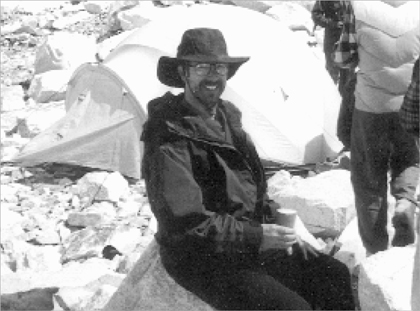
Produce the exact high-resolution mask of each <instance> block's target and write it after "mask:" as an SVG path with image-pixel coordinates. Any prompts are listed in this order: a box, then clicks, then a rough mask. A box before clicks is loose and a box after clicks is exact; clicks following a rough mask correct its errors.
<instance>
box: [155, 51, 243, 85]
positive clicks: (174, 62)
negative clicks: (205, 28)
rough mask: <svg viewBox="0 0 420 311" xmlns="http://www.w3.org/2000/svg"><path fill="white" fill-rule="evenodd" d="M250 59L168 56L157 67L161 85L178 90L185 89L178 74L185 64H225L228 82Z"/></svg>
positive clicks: (162, 58) (163, 57) (161, 59)
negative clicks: (227, 68)
mask: <svg viewBox="0 0 420 311" xmlns="http://www.w3.org/2000/svg"><path fill="white" fill-rule="evenodd" d="M248 60H249V57H229V56H222V57H217V58H209V57H200V56H194V57H183V58H172V57H167V56H162V57H161V58H160V59H159V62H158V67H157V76H158V79H159V81H160V82H161V83H163V84H165V85H167V86H170V87H176V88H183V87H184V81H182V79H181V77H180V76H179V74H178V66H179V65H181V64H183V63H185V62H205V63H223V64H227V65H228V67H229V71H228V76H227V80H229V79H230V78H232V77H233V76H234V75H235V73H236V71H237V70H238V69H239V67H240V66H241V65H242V64H244V63H245V62H247V61H248Z"/></svg>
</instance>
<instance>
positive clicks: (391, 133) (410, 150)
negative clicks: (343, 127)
mask: <svg viewBox="0 0 420 311" xmlns="http://www.w3.org/2000/svg"><path fill="white" fill-rule="evenodd" d="M389 171H390V173H391V181H390V187H391V189H390V190H391V195H393V196H394V197H395V198H396V199H397V200H399V199H403V198H405V199H408V200H410V201H414V194H415V191H416V187H417V184H418V182H419V174H420V171H419V151H418V149H417V147H416V143H415V138H414V137H413V136H411V135H410V134H408V133H406V132H405V131H404V130H403V128H402V127H401V125H400V123H399V119H398V113H386V114H374V113H369V112H364V111H360V110H358V109H355V110H354V113H353V123H352V132H351V179H352V184H353V189H354V194H355V199H356V202H355V203H356V210H357V215H358V224H359V232H360V236H361V238H362V241H363V244H364V246H365V247H366V249H367V250H368V251H369V252H370V253H376V252H378V251H383V250H385V249H387V247H388V239H389V238H388V233H387V230H386V226H387V221H388V220H387V209H388V202H387V192H388V172H389Z"/></svg>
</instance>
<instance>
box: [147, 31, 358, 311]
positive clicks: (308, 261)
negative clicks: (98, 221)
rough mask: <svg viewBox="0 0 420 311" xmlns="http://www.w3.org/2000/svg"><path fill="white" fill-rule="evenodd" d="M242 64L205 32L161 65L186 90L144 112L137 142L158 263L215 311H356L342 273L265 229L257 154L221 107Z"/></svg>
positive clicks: (237, 116) (282, 233) (287, 236)
mask: <svg viewBox="0 0 420 311" xmlns="http://www.w3.org/2000/svg"><path fill="white" fill-rule="evenodd" d="M247 60H248V58H247V57H230V56H229V55H228V54H227V47H226V42H225V40H224V37H223V34H222V33H221V32H220V31H219V30H217V29H208V28H197V29H190V30H187V31H186V32H185V33H184V35H183V37H182V40H181V43H180V45H179V46H178V53H177V56H176V58H171V57H161V58H160V60H159V64H158V69H157V74H158V78H159V80H160V81H161V82H162V83H163V84H165V85H167V86H170V87H176V88H183V89H184V92H183V93H181V94H179V95H176V96H175V95H172V94H171V93H167V94H165V95H164V96H162V97H159V98H156V99H154V100H152V101H151V102H150V103H149V105H148V112H149V113H148V121H147V122H146V123H145V125H144V131H143V136H142V140H143V142H144V148H145V151H144V157H143V163H142V174H143V177H144V178H145V182H146V189H147V194H148V196H149V199H150V204H151V207H152V210H153V212H154V214H155V215H156V218H157V220H158V224H159V226H158V232H157V233H156V240H157V242H158V243H159V245H160V255H161V258H162V263H163V265H164V267H165V269H166V270H167V271H168V273H169V274H170V275H171V276H172V277H173V278H174V280H175V281H176V282H177V283H178V284H180V285H181V286H183V287H184V288H186V289H187V290H189V291H191V292H193V293H195V294H196V295H197V296H198V297H200V298H201V299H202V300H204V301H205V302H207V303H208V304H210V305H211V306H213V307H214V308H217V309H222V310H286V309H287V310H290V309H293V310H309V309H311V308H316V307H317V308H321V309H324V310H327V309H330V310H332V309H333V310H340V309H341V310H343V309H345V310H348V309H353V310H354V301H353V296H352V290H351V286H350V275H349V271H348V269H347V267H346V266H345V265H343V264H342V263H341V262H339V261H337V260H336V259H334V258H332V257H329V256H327V255H325V254H320V253H317V252H316V251H315V250H314V249H313V248H311V247H310V246H308V244H306V243H304V242H302V241H301V239H300V238H299V236H297V235H296V232H295V231H294V229H291V228H287V227H283V226H279V225H276V224H273V223H272V222H270V220H273V211H274V210H276V209H278V208H279V206H278V205H277V204H276V203H274V202H273V201H270V200H269V199H268V197H267V193H266V187H267V185H266V181H265V178H264V172H263V168H262V165H261V161H260V159H259V157H258V155H257V152H256V149H255V146H254V144H253V143H252V141H251V139H250V137H249V136H248V135H247V133H246V132H244V130H243V129H242V124H241V112H240V111H239V110H238V108H236V107H235V106H234V105H233V104H232V103H230V102H228V101H225V100H222V99H221V98H220V97H221V94H222V93H223V91H224V89H225V86H226V81H227V80H228V79H230V78H231V77H232V76H234V75H235V73H236V72H237V70H238V69H239V67H240V66H241V65H242V64H244V63H245V62H246V61H247ZM254 78H255V79H256V83H257V79H258V77H254ZM290 247H292V250H293V252H292V254H291V255H290V256H289V255H288V252H287V251H286V250H287V249H288V248H290Z"/></svg>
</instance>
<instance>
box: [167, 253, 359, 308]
mask: <svg viewBox="0 0 420 311" xmlns="http://www.w3.org/2000/svg"><path fill="white" fill-rule="evenodd" d="M161 256H162V263H163V265H164V266H165V268H166V270H167V271H168V273H169V274H170V275H171V276H172V277H173V278H174V279H175V281H176V282H177V283H178V284H180V285H181V286H183V287H184V288H186V289H187V290H189V291H191V292H193V293H195V294H196V295H197V296H198V297H200V298H201V299H202V300H203V301H205V302H206V303H208V304H209V305H211V306H213V307H214V308H216V309H219V310H311V309H312V308H321V309H322V310H354V308H355V305H354V300H353V295H352V290H351V285H350V275H349V271H348V269H347V267H346V266H345V265H344V264H342V263H341V262H339V261H337V260H335V259H334V258H332V257H330V256H327V255H324V254H322V255H320V256H319V257H318V258H315V257H311V258H310V259H309V260H308V261H305V260H304V258H303V256H302V254H301V253H300V252H296V253H295V254H294V255H292V256H288V255H286V254H285V253H284V252H278V256H277V257H276V256H274V257H273V258H272V259H271V260H269V259H267V262H266V263H262V262H261V261H260V260H259V258H258V255H250V254H247V255H243V256H236V257H235V258H233V257H232V256H226V255H214V254H213V255H207V256H206V255H203V254H201V253H198V252H188V253H177V252H176V251H175V252H174V251H168V250H165V249H164V248H161Z"/></svg>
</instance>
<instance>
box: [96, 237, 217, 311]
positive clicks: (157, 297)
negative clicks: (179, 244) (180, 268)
mask: <svg viewBox="0 0 420 311" xmlns="http://www.w3.org/2000/svg"><path fill="white" fill-rule="evenodd" d="M114 310H121V311H130V310H132V311H134V310H149V311H155V310H156V311H157V310H180V311H181V310H196V311H199V310H202V311H204V310H205V311H210V310H214V309H213V308H212V307H210V306H209V305H208V304H206V303H204V302H203V301H202V300H201V299H199V298H198V297H197V296H195V295H194V294H193V293H191V292H189V291H187V290H185V289H184V288H183V287H181V286H180V285H178V284H177V283H176V282H175V281H174V280H173V279H172V278H171V277H170V276H169V275H168V273H167V272H166V270H165V268H164V267H163V266H162V263H161V259H160V255H159V246H158V244H157V243H156V241H153V242H152V243H150V244H149V246H148V248H147V250H146V251H145V252H144V253H143V254H142V256H141V257H140V259H139V260H138V261H137V263H136V265H135V266H134V267H133V269H132V270H131V272H130V273H129V274H128V275H127V277H126V278H125V279H124V281H123V282H122V283H121V285H120V287H119V288H118V290H117V291H116V292H115V294H114V295H113V296H112V297H111V299H110V300H109V302H108V303H107V304H106V305H105V307H104V308H103V311H114Z"/></svg>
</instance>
